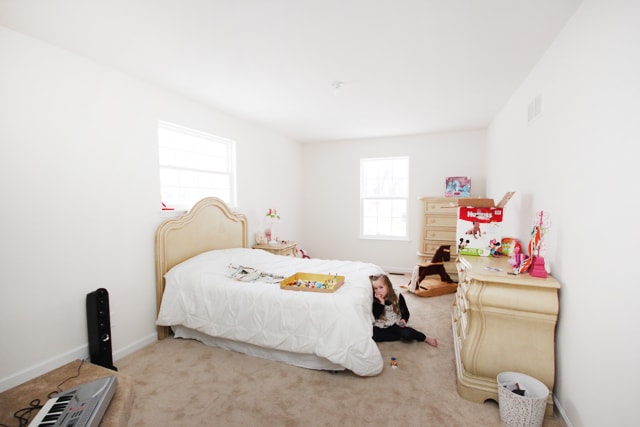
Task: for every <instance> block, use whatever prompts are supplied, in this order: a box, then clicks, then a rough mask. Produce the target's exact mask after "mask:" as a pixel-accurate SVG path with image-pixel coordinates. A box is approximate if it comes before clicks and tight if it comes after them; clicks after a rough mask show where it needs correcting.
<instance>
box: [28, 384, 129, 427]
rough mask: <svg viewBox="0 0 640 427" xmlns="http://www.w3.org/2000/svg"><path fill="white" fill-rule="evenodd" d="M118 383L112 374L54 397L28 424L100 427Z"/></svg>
mask: <svg viewBox="0 0 640 427" xmlns="http://www.w3.org/2000/svg"><path fill="white" fill-rule="evenodd" d="M117 385H118V379H117V378H116V376H115V375H111V376H109V377H105V378H101V379H99V380H95V381H92V382H88V383H84V384H81V385H79V386H77V387H74V388H71V389H69V390H67V391H65V392H63V393H62V394H59V395H58V396H56V397H52V398H51V399H49V400H47V402H46V403H45V404H44V406H43V407H42V409H40V411H39V412H38V415H36V417H35V418H34V419H33V421H31V423H29V427H98V425H99V424H100V421H101V420H102V417H103V416H104V413H105V412H106V410H107V407H108V406H109V403H110V402H111V398H112V397H113V395H114V394H115V392H116V387H117Z"/></svg>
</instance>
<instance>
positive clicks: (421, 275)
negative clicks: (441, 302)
mask: <svg viewBox="0 0 640 427" xmlns="http://www.w3.org/2000/svg"><path fill="white" fill-rule="evenodd" d="M450 260H451V246H449V245H442V246H440V247H439V248H438V250H437V251H436V252H435V253H434V254H433V257H432V258H431V262H429V263H426V264H421V263H418V264H416V266H415V267H414V269H413V274H412V275H411V281H410V282H409V285H408V288H409V292H412V293H414V294H416V295H418V296H421V297H428V296H437V295H444V294H450V293H452V292H455V291H456V289H457V288H458V284H457V283H455V282H454V281H453V279H451V276H449V273H447V271H446V270H445V268H444V263H445V262H448V261H450ZM434 275H438V276H440V280H435V279H427V277H428V276H434Z"/></svg>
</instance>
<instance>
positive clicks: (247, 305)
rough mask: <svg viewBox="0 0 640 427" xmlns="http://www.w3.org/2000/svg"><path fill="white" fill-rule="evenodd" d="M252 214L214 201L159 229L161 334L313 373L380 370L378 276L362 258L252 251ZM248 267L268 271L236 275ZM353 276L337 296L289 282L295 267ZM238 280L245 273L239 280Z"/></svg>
mask: <svg viewBox="0 0 640 427" xmlns="http://www.w3.org/2000/svg"><path fill="white" fill-rule="evenodd" d="M247 229H248V226H247V220H246V217H245V216H244V215H241V214H238V213H234V212H232V211H231V210H230V209H229V208H228V207H227V206H226V204H225V203H224V202H223V201H221V200H219V199H217V198H213V197H209V198H205V199H203V200H201V201H200V202H198V203H197V204H196V205H195V206H194V207H193V208H192V209H191V210H190V211H189V212H187V213H186V214H184V215H181V216H180V217H177V218H175V219H170V220H166V221H164V222H163V223H162V224H160V226H159V227H158V229H157V231H156V277H157V295H156V296H157V305H158V318H157V321H156V324H157V326H158V338H159V339H163V338H166V337H168V336H169V335H170V334H171V333H173V335H174V336H175V337H177V338H189V339H196V340H198V341H201V342H203V343H205V344H207V345H212V346H217V347H222V348H225V349H229V350H233V351H238V352H242V353H245V354H250V355H253V356H257V357H262V358H267V359H271V360H276V361H279V362H285V363H289V364H292V365H295V366H300V367H304V368H309V369H320V370H331V371H337V370H350V371H352V372H353V373H354V374H356V375H359V376H372V375H377V374H378V373H380V372H381V371H382V368H383V361H382V356H381V355H380V352H379V350H378V347H377V345H376V343H375V342H374V341H373V339H372V338H371V332H372V329H371V328H372V320H373V319H372V314H371V303H372V292H371V284H370V282H369V276H370V275H372V274H381V273H383V271H382V269H381V268H380V267H379V266H377V265H374V264H370V263H364V262H358V261H341V260H323V259H313V258H312V259H303V258H296V257H288V256H281V255H274V254H272V253H269V252H267V251H263V250H260V249H250V248H249V247H248V238H247V233H248V231H247ZM238 266H244V267H248V268H252V269H254V270H255V271H258V272H260V273H262V276H261V277H260V278H258V279H257V280H253V281H241V280H237V279H236V278H234V277H232V276H233V275H232V272H233V271H234V269H237V267H238ZM300 272H304V273H315V274H331V275H340V276H344V284H343V285H342V286H341V287H340V288H338V289H337V290H336V291H334V292H327V293H322V292H305V291H294V290H285V289H281V288H280V284H279V279H280V278H282V277H289V276H291V275H293V274H295V273H300ZM236 277H237V276H236Z"/></svg>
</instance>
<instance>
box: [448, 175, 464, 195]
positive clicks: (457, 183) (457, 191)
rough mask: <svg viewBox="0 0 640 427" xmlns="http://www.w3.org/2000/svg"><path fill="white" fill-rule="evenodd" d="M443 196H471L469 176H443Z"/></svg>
mask: <svg viewBox="0 0 640 427" xmlns="http://www.w3.org/2000/svg"><path fill="white" fill-rule="evenodd" d="M444 195H445V197H471V177H468V176H450V177H447V178H445V184H444Z"/></svg>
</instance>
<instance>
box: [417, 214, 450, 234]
mask: <svg viewBox="0 0 640 427" xmlns="http://www.w3.org/2000/svg"><path fill="white" fill-rule="evenodd" d="M456 224H457V219H456V217H455V216H440V215H427V216H426V217H425V219H424V225H425V226H427V227H440V228H453V229H454V231H455V229H456Z"/></svg>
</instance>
